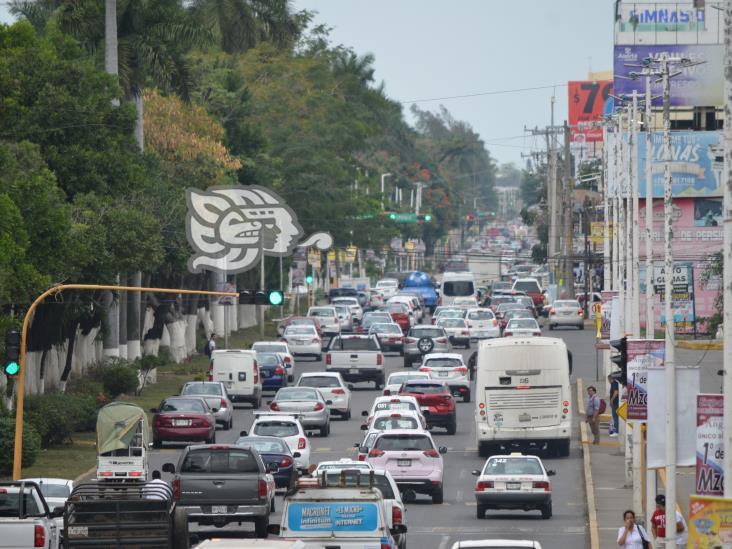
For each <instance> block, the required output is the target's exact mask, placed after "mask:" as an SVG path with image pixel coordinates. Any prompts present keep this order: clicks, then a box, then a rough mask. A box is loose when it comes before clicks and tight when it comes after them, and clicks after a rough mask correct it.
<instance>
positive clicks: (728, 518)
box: [687, 494, 732, 549]
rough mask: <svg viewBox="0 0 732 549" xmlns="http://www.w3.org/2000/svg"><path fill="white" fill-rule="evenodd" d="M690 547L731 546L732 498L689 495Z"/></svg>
mask: <svg viewBox="0 0 732 549" xmlns="http://www.w3.org/2000/svg"><path fill="white" fill-rule="evenodd" d="M687 547H690V548H692V549H696V548H697V547H699V548H700V549H701V548H704V549H730V548H732V499H725V498H718V497H712V496H695V495H693V494H692V495H690V496H689V539H688V545H687Z"/></svg>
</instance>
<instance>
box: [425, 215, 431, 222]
mask: <svg viewBox="0 0 732 549" xmlns="http://www.w3.org/2000/svg"><path fill="white" fill-rule="evenodd" d="M424 220H425V221H432V216H431V215H430V214H425V216H424Z"/></svg>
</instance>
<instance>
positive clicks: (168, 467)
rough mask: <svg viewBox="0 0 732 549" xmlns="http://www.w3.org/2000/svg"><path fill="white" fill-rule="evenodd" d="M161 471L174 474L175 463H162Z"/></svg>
mask: <svg viewBox="0 0 732 549" xmlns="http://www.w3.org/2000/svg"><path fill="white" fill-rule="evenodd" d="M163 473H170V474H171V475H174V474H175V465H173V464H172V463H164V464H163Z"/></svg>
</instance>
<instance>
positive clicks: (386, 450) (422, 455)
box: [366, 429, 447, 503]
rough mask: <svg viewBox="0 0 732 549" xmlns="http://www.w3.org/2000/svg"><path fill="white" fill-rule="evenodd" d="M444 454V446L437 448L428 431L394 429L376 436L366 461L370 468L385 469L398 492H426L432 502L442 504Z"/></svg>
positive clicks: (445, 449) (445, 450) (445, 451)
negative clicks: (395, 484) (392, 479)
mask: <svg viewBox="0 0 732 549" xmlns="http://www.w3.org/2000/svg"><path fill="white" fill-rule="evenodd" d="M445 453H447V448H445V447H444V446H442V447H440V448H439V449H438V448H437V446H436V445H435V442H434V440H432V435H430V434H429V433H427V432H418V431H415V430H402V429H397V430H393V431H383V432H381V433H380V434H379V435H377V436H376V439H375V440H374V444H373V446H372V447H371V449H370V450H369V453H368V456H367V457H366V461H367V462H368V463H370V464H371V465H372V466H373V467H374V469H384V470H385V471H389V472H390V473H391V476H392V477H394V480H396V483H397V486H399V489H400V490H402V493H404V491H405V490H411V491H413V492H417V493H420V494H428V495H430V496H431V497H432V503H442V501H443V493H444V490H443V485H442V475H443V461H442V454H445Z"/></svg>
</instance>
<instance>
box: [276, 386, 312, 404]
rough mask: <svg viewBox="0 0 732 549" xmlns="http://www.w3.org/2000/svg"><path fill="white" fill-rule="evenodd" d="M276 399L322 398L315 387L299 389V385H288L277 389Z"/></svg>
mask: <svg viewBox="0 0 732 549" xmlns="http://www.w3.org/2000/svg"><path fill="white" fill-rule="evenodd" d="M275 400H277V401H283V400H284V401H287V400H320V398H319V395H318V391H315V390H313V389H307V388H302V389H299V388H297V387H287V388H285V389H280V390H279V391H277V394H276V395H275Z"/></svg>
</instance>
